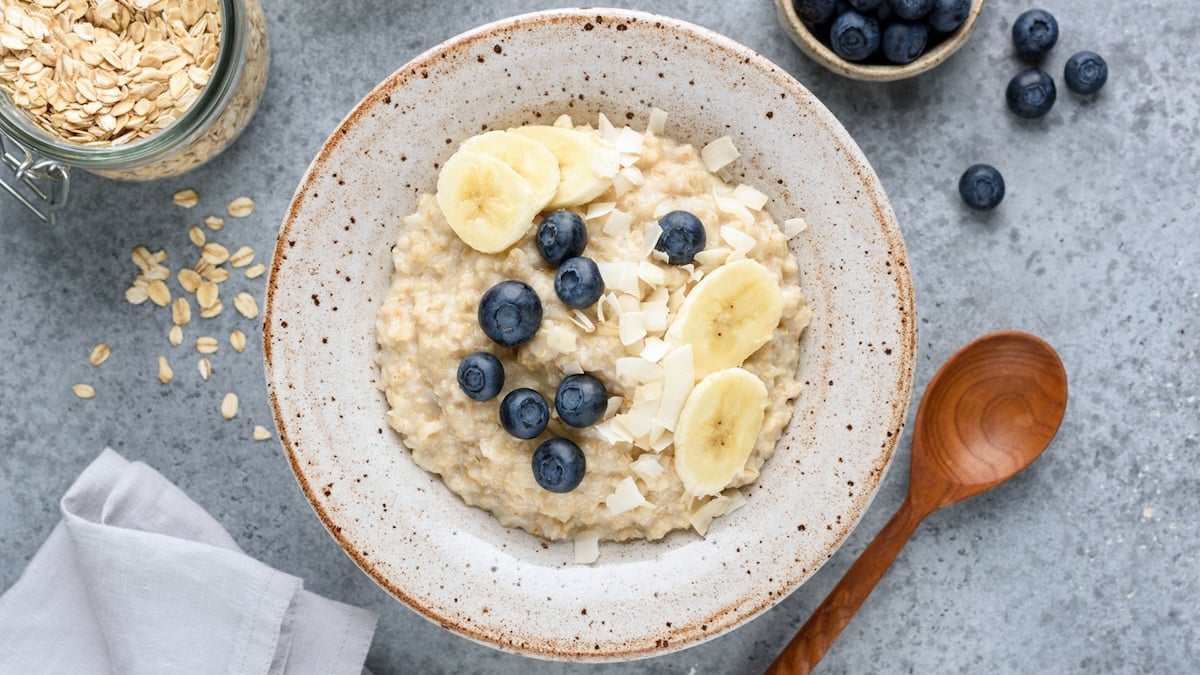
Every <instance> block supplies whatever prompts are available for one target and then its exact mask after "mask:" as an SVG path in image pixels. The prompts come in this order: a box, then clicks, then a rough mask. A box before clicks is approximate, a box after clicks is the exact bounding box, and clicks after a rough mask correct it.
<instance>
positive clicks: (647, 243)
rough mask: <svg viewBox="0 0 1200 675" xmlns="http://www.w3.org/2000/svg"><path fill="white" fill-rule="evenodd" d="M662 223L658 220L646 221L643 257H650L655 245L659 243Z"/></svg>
mask: <svg viewBox="0 0 1200 675" xmlns="http://www.w3.org/2000/svg"><path fill="white" fill-rule="evenodd" d="M662 232H663V229H662V225H659V224H658V223H657V222H656V221H650V222H648V223H646V236H645V237H644V238H643V239H642V252H641V257H642V258H646V257H649V256H650V254H651V253H653V252H654V251H655V248H654V247H655V246H656V245H658V238H659V237H661V236H662Z"/></svg>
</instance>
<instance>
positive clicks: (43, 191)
mask: <svg viewBox="0 0 1200 675" xmlns="http://www.w3.org/2000/svg"><path fill="white" fill-rule="evenodd" d="M0 161H2V162H3V163H4V166H5V167H6V168H7V169H8V170H9V171H10V172H12V177H11V178H10V177H9V176H8V175H7V174H3V175H0V187H3V188H4V190H5V191H6V192H8V193H9V194H11V195H12V196H13V197H15V198H16V199H17V201H19V202H21V203H22V204H24V205H25V208H27V209H29V210H30V211H32V212H33V213H34V215H36V216H37V217H38V218H40V219H42V221H43V222H46V223H50V224H53V223H54V217H55V214H56V213H57V212H58V211H59V209H61V208H62V207H63V206H64V205H65V204H66V203H67V195H68V194H69V193H70V190H71V176H70V173H69V171H68V170H67V167H66V166H64V165H62V164H60V163H58V162H56V161H54V160H52V159H41V158H39V157H37V156H36V155H34V154H33V152H32V151H31V150H29V149H28V148H26V147H24V146H22V145H21V144H20V143H17V142H16V141H14V140H13V139H11V138H9V137H8V136H7V135H5V134H4V133H2V132H0Z"/></svg>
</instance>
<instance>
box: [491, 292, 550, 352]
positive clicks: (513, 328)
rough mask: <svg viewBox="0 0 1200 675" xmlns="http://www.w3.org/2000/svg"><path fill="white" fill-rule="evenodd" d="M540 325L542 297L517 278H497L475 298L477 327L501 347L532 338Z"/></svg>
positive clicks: (518, 344) (516, 344) (517, 343)
mask: <svg viewBox="0 0 1200 675" xmlns="http://www.w3.org/2000/svg"><path fill="white" fill-rule="evenodd" d="M541 325H542V301H541V300H538V296H537V293H535V292H534V291H533V289H532V288H530V287H529V286H527V285H525V284H523V283H521V282H520V281H501V282H500V283H498V284H496V285H495V286H492V287H491V288H489V289H487V291H486V292H485V293H484V294H483V297H482V298H480V300H479V327H480V328H482V329H483V332H484V333H486V334H487V336H488V337H490V338H491V339H492V340H493V341H495V343H496V344H498V345H500V346H501V347H517V346H520V345H523V344H525V343H526V342H529V341H530V340H531V339H533V335H534V333H537V331H538V328H540V327H541Z"/></svg>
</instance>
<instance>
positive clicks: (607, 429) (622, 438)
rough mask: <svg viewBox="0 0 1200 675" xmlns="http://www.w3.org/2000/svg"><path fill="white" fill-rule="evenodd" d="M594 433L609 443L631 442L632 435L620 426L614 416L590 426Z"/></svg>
mask: <svg viewBox="0 0 1200 675" xmlns="http://www.w3.org/2000/svg"><path fill="white" fill-rule="evenodd" d="M592 428H593V429H595V430H596V433H598V434H600V436H601V437H602V438H603V439H604V440H605V442H607V443H608V444H609V445H616V444H617V443H631V444H632V443H633V436H632V435H630V433H629V432H628V431H627V430H626V429H625V427H623V426H621V424H620V421H619V420H618V418H616V417H614V418H612V419H610V420H608V421H607V422H602V423H600V424H597V425H595V426H593V427H592Z"/></svg>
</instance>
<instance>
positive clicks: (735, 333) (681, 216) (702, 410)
mask: <svg viewBox="0 0 1200 675" xmlns="http://www.w3.org/2000/svg"><path fill="white" fill-rule="evenodd" d="M664 118H665V116H664V115H663V114H662V113H661V112H660V111H655V112H654V114H652V115H651V117H650V125H649V128H648V129H647V130H646V131H645V132H637V131H635V130H633V129H630V128H628V127H625V128H621V129H618V128H615V127H613V126H612V125H611V124H610V123H609V122H608V120H607V119H605V118H604V117H603V116H601V118H600V120H599V123H598V125H597V126H596V127H592V126H590V125H581V126H575V125H574V124H573V123H572V121H571V120H570V119H569V118H566V117H563V118H560V119H559V120H558V121H556V122H555V124H554V125H552V126H530V127H522V128H517V129H512V130H508V131H497V132H489V133H486V134H482V135H480V136H477V137H474V138H472V139H468V140H467V141H466V142H464V143H463V145H462V146H461V147H460V149H459V150H458V151H457V152H456V153H455V154H454V155H453V156H452V157H451V158H450V159H449V160H448V161H447V162H446V163H445V165H444V166H443V167H442V168H441V173H440V175H439V180H438V186H437V192H436V194H424V195H422V196H421V197H420V198H419V202H418V207H417V210H416V211H415V212H414V213H412V214H411V215H409V216H407V217H406V218H405V219H404V222H403V227H402V228H400V233H399V236H398V238H397V241H396V245H395V247H394V248H393V249H392V257H393V261H394V265H395V272H394V275H393V277H392V282H391V287H390V290H389V293H388V295H387V299H386V300H385V302H384V304H383V306H382V307H381V309H380V311H379V314H378V318H377V325H376V329H377V338H378V341H379V344H380V347H381V349H380V353H379V364H380V367H381V370H382V380H381V387H382V389H383V390H384V392H385V394H386V397H387V402H388V406H389V409H390V410H389V412H388V415H387V416H388V422H389V424H390V425H391V426H392V428H394V429H395V430H396V431H397V432H399V434H400V436H401V438H402V439H403V442H404V444H405V446H406V447H407V448H408V449H409V450H410V451H411V454H412V458H413V460H414V461H415V462H416V463H417V464H418V465H419V466H421V467H422V468H424V469H425V470H427V471H430V472H432V473H435V474H438V475H439V476H440V477H441V478H442V480H443V481H444V482H445V484H446V485H447V486H448V487H449V488H450V489H451V490H452V491H453V492H455V493H456V494H457V495H459V496H460V497H461V498H462V499H463V501H464V502H466V503H467V504H470V505H472V506H477V507H480V508H483V509H486V510H487V511H489V512H491V513H492V514H494V515H495V517H496V518H497V519H498V520H499V522H500V523H502V524H503V525H505V526H508V527H519V528H523V529H525V530H527V531H529V532H531V533H533V534H535V535H538V536H541V537H545V538H547V539H564V538H574V539H575V541H576V549H577V559H578V560H580V561H582V562H588V561H590V560H593V559H594V557H595V554H594V549H595V544H596V542H597V541H598V540H613V541H622V540H628V539H637V538H642V539H650V540H654V539H659V538H661V537H663V536H664V535H666V534H667V533H668V532H670V531H672V530H676V529H681V528H693V529H695V530H696V531H697V532H699V533H700V534H701V535H703V534H704V533H705V531H706V529H707V527H708V525H709V523H710V521H711V520H712V519H713V518H715V517H718V516H721V515H723V514H725V513H728V512H730V511H732V510H733V509H735V508H737V507H739V506H740V505H741V504H742V503H743V502H744V498H743V497H742V494H741V492H740V491H739V489H738V488H740V487H743V486H746V485H748V484H750V483H752V482H753V481H755V480H756V479H757V477H758V475H759V472H760V470H762V468H763V464H764V463H765V462H766V461H767V460H768V459H769V458H770V456H771V454H772V453H773V452H774V450H775V445H776V443H777V441H778V439H779V437H780V435H781V434H782V431H783V428H784V426H785V425H786V424H787V422H788V420H789V419H790V417H791V414H792V406H791V401H792V399H794V398H795V397H796V396H797V394H798V393H799V391H800V386H801V385H800V381H799V379H798V373H797V366H798V363H799V351H800V341H799V338H800V334H801V333H802V332H803V330H804V328H805V327H806V326H807V324H808V322H809V319H810V317H811V312H810V310H809V308H808V306H807V303H806V301H805V298H804V296H803V295H802V293H801V290H800V287H799V277H798V269H797V263H796V260H795V258H794V257H793V256H792V255H791V254H790V253H789V251H788V247H787V239H788V235H787V234H785V232H784V231H783V230H784V229H787V228H781V226H780V225H779V224H777V223H776V222H775V221H774V220H773V219H772V217H771V216H770V214H768V212H767V211H766V209H765V204H766V201H767V198H766V196H765V195H763V194H762V193H761V192H758V191H757V190H755V189H753V188H752V187H749V186H745V185H734V184H730V183H727V182H726V181H725V180H723V179H722V177H721V174H722V172H721V171H720V169H721V167H722V165H724V164H727V163H728V162H729V161H731V160H732V159H733V158H735V157H736V149H735V148H734V147H733V145H732V143H731V142H730V141H729V139H728V138H723V139H718V140H717V141H714V142H713V143H710V144H708V145H707V146H705V147H704V148H703V149H700V150H697V149H696V148H694V147H693V146H691V145H688V144H684V143H680V142H676V141H675V140H672V139H671V138H670V137H668V136H667V135H665V134H664V130H663V126H664ZM796 222H798V221H788V223H787V224H788V226H792V225H794V224H795V223H796ZM768 392H770V395H768ZM589 549H590V550H591V551H592V552H591V554H589V552H588V551H589Z"/></svg>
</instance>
